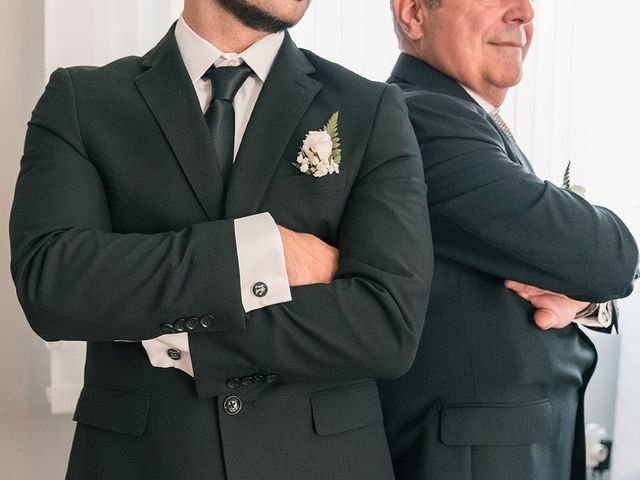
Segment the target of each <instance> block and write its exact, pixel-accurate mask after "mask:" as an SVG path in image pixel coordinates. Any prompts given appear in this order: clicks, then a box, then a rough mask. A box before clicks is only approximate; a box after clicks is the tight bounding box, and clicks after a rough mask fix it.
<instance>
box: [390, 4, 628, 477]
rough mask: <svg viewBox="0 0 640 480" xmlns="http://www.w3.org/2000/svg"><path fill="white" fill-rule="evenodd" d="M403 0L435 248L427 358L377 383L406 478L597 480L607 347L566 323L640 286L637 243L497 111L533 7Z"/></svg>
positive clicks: (521, 53) (424, 343)
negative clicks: (589, 402)
mask: <svg viewBox="0 0 640 480" xmlns="http://www.w3.org/2000/svg"><path fill="white" fill-rule="evenodd" d="M394 3H395V5H394ZM392 6H393V7H394V13H395V17H396V20H397V31H398V35H399V40H400V47H401V50H402V51H403V53H402V54H401V55H400V58H399V59H398V62H397V64H396V66H395V68H394V70H393V73H392V76H391V79H390V81H391V83H394V84H397V85H399V86H400V87H401V88H402V90H403V91H404V92H405V96H406V99H407V102H408V106H409V115H410V119H411V122H412V125H413V128H414V130H415V132H416V134H417V137H418V143H419V144H420V148H421V152H422V159H423V162H424V168H425V178H426V181H427V185H428V203H429V211H430V216H431V225H432V230H433V242H434V254H435V268H434V278H433V289H432V293H431V299H430V302H429V307H428V311H427V318H426V323H425V327H424V330H423V334H422V340H421V344H420V347H419V350H418V354H417V356H416V360H415V362H414V364H413V366H412V368H411V369H410V371H409V373H408V374H407V375H405V376H403V377H402V378H401V379H399V380H397V381H389V382H381V383H380V385H381V393H382V398H383V411H384V414H385V423H386V428H387V431H388V438H389V442H390V447H391V451H392V456H393V460H394V467H395V471H396V475H397V478H398V479H399V480H427V479H433V480H471V479H473V480H568V479H576V480H577V479H581V480H584V478H585V454H584V450H585V448H584V424H583V422H584V419H583V401H584V391H585V388H586V385H587V382H588V380H589V377H590V376H591V373H592V372H593V369H594V366H595V360H596V352H595V349H594V348H593V345H592V344H591V342H590V341H589V339H588V338H587V337H586V336H585V335H584V334H583V333H582V332H581V331H580V329H579V328H578V327H577V326H576V325H575V324H571V322H568V321H567V320H566V319H567V318H568V319H569V320H573V319H574V317H575V316H576V315H575V314H576V313H579V311H580V310H582V309H583V308H584V307H586V310H583V312H582V316H584V315H586V314H588V313H590V311H591V310H592V306H591V305H590V303H591V302H594V303H595V302H605V301H606V300H609V299H612V298H618V297H624V296H626V295H628V294H629V293H630V292H631V289H632V281H633V278H634V272H635V269H636V265H637V261H638V251H637V248H636V245H635V243H634V240H633V238H632V237H631V234H630V233H629V231H628V229H627V228H626V227H625V225H624V224H623V223H622V221H620V219H619V218H617V217H616V216H615V214H613V213H612V212H610V211H609V210H607V209H605V208H602V207H595V206H592V205H591V204H589V203H588V202H587V201H585V200H584V199H583V198H581V197H580V196H578V195H576V194H574V193H572V192H569V191H566V190H562V189H560V188H558V187H556V186H554V185H553V184H551V183H549V182H544V181H542V180H540V179H539V178H538V177H536V176H535V174H534V173H533V169H532V168H531V165H530V164H529V162H528V160H527V158H526V157H525V155H524V154H523V153H522V151H521V150H520V149H519V148H518V146H517V144H516V142H515V140H514V139H513V136H512V134H511V133H510V132H509V130H508V127H507V126H506V125H505V124H504V122H503V121H502V120H501V119H500V117H499V115H498V109H499V107H500V105H501V104H502V102H503V101H504V98H505V95H506V93H507V91H508V89H509V88H510V87H512V86H514V85H516V84H517V83H518V82H519V81H520V78H521V75H522V62H523V60H524V57H525V55H526V52H527V50H528V48H529V45H530V42H531V34H532V20H533V8H532V5H531V3H530V0H486V1H485V0H395V2H392ZM507 279H511V280H515V281H511V282H508V283H507V286H509V287H510V288H512V289H514V290H515V291H516V292H518V293H520V294H521V296H522V298H521V297H520V296H518V295H516V294H514V293H513V292H512V291H511V290H509V289H507V288H505V284H504V282H505V280H507ZM524 283H526V284H529V286H526V285H523V284H524ZM540 289H545V290H548V291H543V290H540ZM551 292H560V293H561V294H563V295H560V294H554V293H551ZM572 299H578V300H580V301H582V302H583V303H581V302H576V301H573V300H572ZM526 300H529V301H526ZM584 302H586V303H584ZM595 307H596V306H595V305H594V306H593V308H595ZM534 308H538V309H539V310H538V311H537V312H535V313H534ZM549 308H551V309H552V310H553V311H555V312H561V311H562V310H563V309H564V310H565V313H560V315H559V316H555V315H554V314H553V312H551V310H549ZM605 312H606V310H605ZM578 316H581V315H578ZM602 316H606V315H605V314H603V315H602ZM604 320H607V319H606V318H605V319H604ZM536 324H537V325H536ZM539 326H540V327H542V328H539ZM549 327H555V328H553V329H549V330H544V329H548V328H549Z"/></svg>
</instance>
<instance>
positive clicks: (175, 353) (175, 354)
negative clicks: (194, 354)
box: [167, 348, 182, 360]
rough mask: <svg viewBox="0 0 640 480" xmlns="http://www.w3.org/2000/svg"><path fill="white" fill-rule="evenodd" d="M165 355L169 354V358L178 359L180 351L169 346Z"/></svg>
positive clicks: (180, 354) (180, 355) (180, 356)
mask: <svg viewBox="0 0 640 480" xmlns="http://www.w3.org/2000/svg"><path fill="white" fill-rule="evenodd" d="M167 355H169V358H170V359H171V360H180V359H181V358H182V353H180V350H176V349H175V348H170V349H169V350H167Z"/></svg>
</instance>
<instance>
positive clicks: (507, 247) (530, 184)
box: [408, 94, 638, 302]
mask: <svg viewBox="0 0 640 480" xmlns="http://www.w3.org/2000/svg"><path fill="white" fill-rule="evenodd" d="M408 103H409V110H410V116H411V122H412V124H413V126H414V128H415V131H416V134H417V137H418V142H419V144H420V148H421V151H422V157H423V162H424V167H425V177H426V181H427V184H428V185H429V207H430V215H431V217H432V218H433V219H434V221H433V236H434V242H435V243H436V244H437V245H438V251H439V255H442V256H443V257H444V258H448V259H451V260H453V261H456V262H459V263H461V264H463V265H468V266H470V267H472V268H474V269H477V270H480V271H483V272H486V273H489V274H492V275H495V276H497V277H500V278H505V279H507V278H508V279H514V280H518V281H521V282H524V283H528V284H532V285H536V286H538V287H541V288H544V289H547V290H551V291H555V292H561V293H564V294H565V295H568V296H569V297H572V298H576V299H579V300H585V301H591V302H604V301H606V300H609V299H611V298H619V297H624V296H626V295H628V294H629V293H631V290H632V281H633V277H634V272H635V269H636V266H637V262H638V250H637V247H636V244H635V242H634V240H633V237H632V236H631V233H630V232H629V230H628V229H627V227H626V226H625V225H624V223H623V222H622V221H621V220H620V219H619V218H618V217H617V216H616V215H615V214H614V213H612V212H611V211H609V210H607V209H606V208H603V207H597V206H593V205H591V204H590V203H589V202H587V201H586V200H584V199H583V198H581V197H580V196H579V195H576V194H574V193H572V192H569V191H566V190H563V189H561V188H559V187H556V186H555V185H554V184H552V183H550V182H546V181H542V180H540V179H539V178H538V177H536V176H535V175H534V174H533V173H531V172H530V171H528V170H527V169H525V168H523V167H522V166H520V165H519V164H517V163H515V162H514V161H512V160H511V159H510V158H509V156H508V154H507V150H506V148H505V144H504V142H503V140H502V139H501V137H500V135H499V134H498V132H497V130H496V129H495V127H493V125H492V124H491V123H490V121H489V120H488V116H486V115H485V114H484V112H482V111H481V110H480V109H479V108H473V107H475V106H472V105H471V104H470V103H469V102H463V101H461V100H458V99H455V98H452V97H449V96H445V95H436V94H412V95H411V94H410V95H409V97H408Z"/></svg>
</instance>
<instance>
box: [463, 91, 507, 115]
mask: <svg viewBox="0 0 640 480" xmlns="http://www.w3.org/2000/svg"><path fill="white" fill-rule="evenodd" d="M460 86H461V87H462V88H464V90H465V91H466V92H467V93H468V94H469V96H470V97H471V98H473V99H474V100H475V102H476V103H477V104H478V105H480V106H481V107H482V109H483V110H484V111H485V112H487V113H488V114H489V115H495V114H496V113H498V112H499V111H500V107H496V106H495V105H492V104H491V103H489V102H488V101H487V100H485V99H484V98H482V97H481V96H480V95H478V94H477V93H476V92H474V91H473V90H471V89H470V88H468V87H467V86H465V85H463V84H461V83H460Z"/></svg>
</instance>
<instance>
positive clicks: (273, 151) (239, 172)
mask: <svg viewBox="0 0 640 480" xmlns="http://www.w3.org/2000/svg"><path fill="white" fill-rule="evenodd" d="M314 71H315V69H314V67H313V66H312V65H311V64H310V63H309V61H308V60H307V58H306V57H305V56H304V54H303V53H302V52H301V51H300V50H298V48H297V47H296V45H295V44H294V43H293V41H292V40H291V38H290V37H289V35H288V34H287V35H286V36H285V39H284V42H283V44H282V47H281V48H280V51H279V52H278V55H277V57H276V59H275V61H274V64H273V67H272V68H271V72H270V73H269V76H268V77H267V80H266V81H265V84H264V86H263V87H262V91H261V92H260V96H259V98H258V101H257V102H256V106H255V108H254V110H253V113H252V115H251V119H250V120H249V124H248V126H247V129H246V131H245V133H244V136H243V139H242V143H241V144H240V148H239V150H238V154H237V155H236V159H235V162H234V165H233V171H232V173H231V179H230V180H229V186H228V189H227V196H226V201H225V217H226V218H238V217H241V216H246V215H251V214H254V213H255V212H256V211H257V209H258V207H259V205H260V202H261V200H262V197H263V196H264V193H265V191H266V189H267V187H268V185H269V182H270V181H271V178H272V177H273V173H274V171H275V169H276V167H277V165H278V162H279V161H280V158H281V157H282V153H283V151H284V149H285V148H286V146H287V144H288V143H289V141H290V140H291V136H292V135H293V132H294V130H295V128H296V126H297V125H298V123H299V122H300V119H301V118H302V115H303V114H304V113H305V111H306V110H307V108H308V107H309V105H310V104H311V102H312V100H313V99H314V98H315V96H316V95H317V93H318V92H319V91H320V89H321V88H322V84H321V83H319V82H317V81H316V80H314V79H312V78H311V77H309V76H308V74H310V73H313V72H314ZM302 140H303V139H302V138H300V142H301V143H302ZM294 160H295V159H291V161H294Z"/></svg>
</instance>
